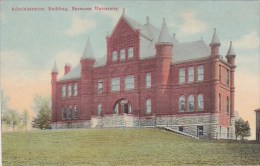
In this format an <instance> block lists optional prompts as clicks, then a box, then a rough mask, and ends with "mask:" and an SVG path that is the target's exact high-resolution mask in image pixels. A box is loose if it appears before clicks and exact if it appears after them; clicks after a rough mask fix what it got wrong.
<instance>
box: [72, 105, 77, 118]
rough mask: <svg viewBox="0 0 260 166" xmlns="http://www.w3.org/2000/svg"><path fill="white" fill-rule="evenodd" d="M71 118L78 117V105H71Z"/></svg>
mask: <svg viewBox="0 0 260 166" xmlns="http://www.w3.org/2000/svg"><path fill="white" fill-rule="evenodd" d="M73 119H78V107H77V105H74V107H73Z"/></svg>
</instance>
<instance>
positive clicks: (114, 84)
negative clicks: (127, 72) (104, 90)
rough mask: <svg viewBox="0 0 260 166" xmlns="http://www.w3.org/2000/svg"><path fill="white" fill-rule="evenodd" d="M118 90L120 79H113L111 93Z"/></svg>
mask: <svg viewBox="0 0 260 166" xmlns="http://www.w3.org/2000/svg"><path fill="white" fill-rule="evenodd" d="M119 90H120V78H113V79H112V81H111V91H112V92H116V91H119Z"/></svg>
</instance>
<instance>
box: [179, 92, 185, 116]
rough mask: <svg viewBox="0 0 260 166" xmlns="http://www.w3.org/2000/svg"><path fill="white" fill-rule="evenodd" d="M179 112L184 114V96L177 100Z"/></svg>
mask: <svg viewBox="0 0 260 166" xmlns="http://www.w3.org/2000/svg"><path fill="white" fill-rule="evenodd" d="M179 111H180V112H184V111H185V98H184V96H183V95H182V96H180V98H179Z"/></svg>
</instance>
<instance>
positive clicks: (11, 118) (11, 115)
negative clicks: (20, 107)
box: [3, 110, 21, 131]
mask: <svg viewBox="0 0 260 166" xmlns="http://www.w3.org/2000/svg"><path fill="white" fill-rule="evenodd" d="M20 122H21V120H20V116H19V113H18V112H17V111H15V110H8V111H5V113H4V115H3V123H4V124H6V125H7V126H8V127H12V128H13V131H14V130H15V127H16V126H18V125H19V124H20Z"/></svg>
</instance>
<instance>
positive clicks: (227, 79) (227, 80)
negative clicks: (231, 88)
mask: <svg viewBox="0 0 260 166" xmlns="http://www.w3.org/2000/svg"><path fill="white" fill-rule="evenodd" d="M226 83H227V85H229V71H228V70H227V78H226Z"/></svg>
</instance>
